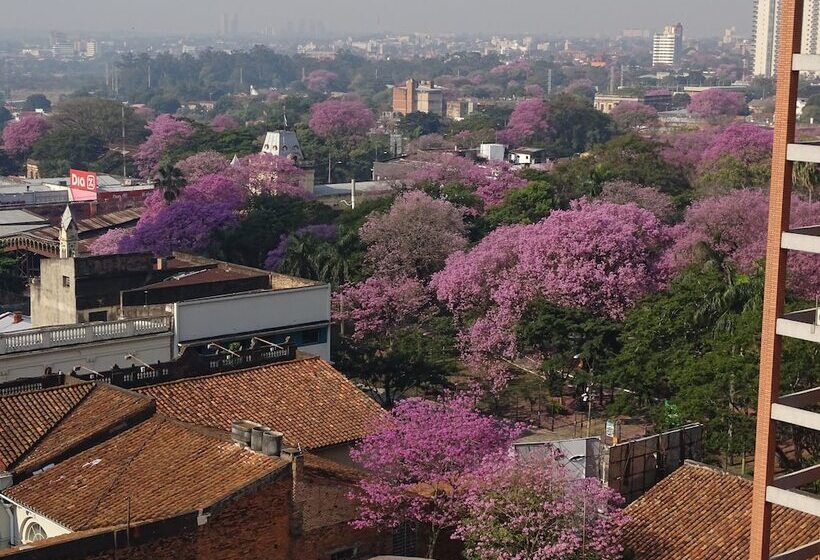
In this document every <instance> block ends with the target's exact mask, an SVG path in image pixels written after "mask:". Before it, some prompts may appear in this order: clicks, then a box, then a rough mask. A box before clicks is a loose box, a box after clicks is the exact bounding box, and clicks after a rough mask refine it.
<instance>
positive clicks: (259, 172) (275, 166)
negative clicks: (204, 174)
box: [224, 154, 311, 198]
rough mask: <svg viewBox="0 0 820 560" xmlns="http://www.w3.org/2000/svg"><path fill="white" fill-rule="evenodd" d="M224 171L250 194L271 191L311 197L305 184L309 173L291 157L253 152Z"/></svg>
mask: <svg viewBox="0 0 820 560" xmlns="http://www.w3.org/2000/svg"><path fill="white" fill-rule="evenodd" d="M224 174H225V175H226V176H227V177H229V178H231V179H232V180H233V181H234V182H236V183H237V184H239V185H243V186H245V187H246V189H247V191H248V193H249V194H260V193H269V194H274V195H280V196H292V197H295V198H310V197H311V193H310V192H308V191H307V190H306V189H305V187H304V186H303V184H302V180H303V179H304V174H305V172H304V171H303V170H301V169H299V167H297V166H296V164H295V163H294V162H293V161H291V160H290V159H288V158H285V157H280V156H274V155H271V154H253V155H250V156H246V157H244V158H242V159H240V160H239V162H238V163H237V164H236V165H232V166H229V167H228V168H227V170H226V171H225V172H224Z"/></svg>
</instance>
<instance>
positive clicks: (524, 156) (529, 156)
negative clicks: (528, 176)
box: [510, 148, 546, 167]
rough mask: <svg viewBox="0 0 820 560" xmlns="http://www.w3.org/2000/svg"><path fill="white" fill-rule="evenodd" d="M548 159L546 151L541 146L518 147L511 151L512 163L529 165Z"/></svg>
mask: <svg viewBox="0 0 820 560" xmlns="http://www.w3.org/2000/svg"><path fill="white" fill-rule="evenodd" d="M545 161H546V152H545V151H544V150H543V149H541V148H517V149H515V150H511V151H510V163H512V164H513V165H520V166H523V167H529V166H531V165H534V164H536V163H544V162H545Z"/></svg>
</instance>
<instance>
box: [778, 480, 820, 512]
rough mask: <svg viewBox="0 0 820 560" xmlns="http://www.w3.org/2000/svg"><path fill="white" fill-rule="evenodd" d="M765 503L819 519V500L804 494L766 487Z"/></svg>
mask: <svg viewBox="0 0 820 560" xmlns="http://www.w3.org/2000/svg"><path fill="white" fill-rule="evenodd" d="M766 501H767V502H769V503H770V504H775V505H778V506H783V507H786V508H789V509H793V510H796V511H802V512H803V513H808V514H809V515H814V516H815V517H820V499H818V498H817V497H815V496H814V495H812V494H808V493H806V492H796V491H794V490H781V489H780V488H775V487H774V486H768V487H766Z"/></svg>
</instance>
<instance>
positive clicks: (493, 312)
mask: <svg viewBox="0 0 820 560" xmlns="http://www.w3.org/2000/svg"><path fill="white" fill-rule="evenodd" d="M670 233H671V232H670V228H669V227H667V226H665V225H664V224H663V223H661V221H660V220H659V219H658V218H657V217H656V216H654V215H653V214H652V213H651V212H649V211H647V210H643V209H641V208H639V207H638V206H637V205H635V204H626V205H621V204H612V203H607V202H588V201H585V200H581V201H576V202H575V203H573V205H572V207H571V208H570V209H569V210H565V211H554V212H552V213H551V214H550V216H549V217H548V218H546V219H544V220H542V221H541V222H539V223H537V224H533V225H517V226H509V227H506V228H500V229H499V230H496V231H495V232H493V233H492V234H490V235H488V236H487V237H486V238H484V239H483V240H482V241H481V242H480V243H479V244H478V245H477V246H476V247H475V248H473V249H472V250H471V251H469V252H467V253H455V254H453V255H452V256H451V257H450V258H448V259H447V265H446V266H445V268H444V269H443V270H442V271H441V272H439V273H438V274H436V275H435V276H433V279H432V281H431V287H432V288H433V289H434V290H435V292H436V296H437V297H438V299H439V301H440V302H442V303H443V304H444V305H446V306H447V308H448V309H449V310H450V311H451V312H452V313H453V314H454V315H455V317H456V320H457V321H458V322H459V324H460V325H461V341H462V344H463V352H464V355H465V358H466V359H467V360H468V361H469V362H470V363H472V364H473V365H476V366H487V365H493V364H496V365H497V362H498V360H499V359H501V358H506V359H513V358H514V357H515V356H516V353H517V341H516V338H515V332H514V327H515V325H516V323H517V322H518V320H519V319H520V317H521V314H522V313H523V311H524V309H525V308H526V306H527V304H528V303H529V302H531V301H532V300H533V299H535V298H537V297H543V298H546V299H548V300H549V301H552V302H554V303H556V304H558V305H565V306H574V307H583V308H586V309H589V310H590V311H592V312H593V313H596V314H600V315H605V316H609V317H613V318H620V317H622V316H623V314H624V313H625V311H626V310H627V309H629V308H630V307H632V306H633V305H635V303H636V302H637V301H638V300H639V299H641V298H642V297H644V296H646V295H647V294H651V293H653V292H656V291H658V290H660V289H662V288H663V287H664V285H665V282H666V280H667V276H668V274H667V271H666V269H665V268H664V262H663V259H662V257H663V253H664V250H665V249H666V248H667V247H668V246H669V244H670V243H671V235H670Z"/></svg>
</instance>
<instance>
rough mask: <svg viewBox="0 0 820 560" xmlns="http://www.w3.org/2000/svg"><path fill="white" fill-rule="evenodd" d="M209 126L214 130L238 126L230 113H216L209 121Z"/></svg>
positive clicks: (220, 130) (219, 130)
mask: <svg viewBox="0 0 820 560" xmlns="http://www.w3.org/2000/svg"><path fill="white" fill-rule="evenodd" d="M211 128H212V129H214V130H215V131H216V132H226V131H228V130H233V129H234V128H239V123H238V122H237V121H236V119H235V118H233V117H232V116H230V115H224V114H223V115H217V116H215V117H214V118H213V120H212V121H211Z"/></svg>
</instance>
